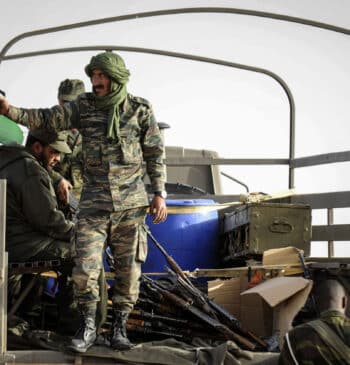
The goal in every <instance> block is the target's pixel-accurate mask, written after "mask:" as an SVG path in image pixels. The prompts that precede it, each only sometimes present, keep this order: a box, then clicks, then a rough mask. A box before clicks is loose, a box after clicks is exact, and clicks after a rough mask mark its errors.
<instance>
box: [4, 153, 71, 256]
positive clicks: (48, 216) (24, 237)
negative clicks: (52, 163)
mask: <svg viewBox="0 0 350 365" xmlns="http://www.w3.org/2000/svg"><path fill="white" fill-rule="evenodd" d="M0 179H6V180H7V201H6V209H7V214H6V250H7V251H8V254H9V260H10V261H12V262H13V261H27V260H30V259H31V258H34V257H35V256H36V255H38V254H39V253H44V251H45V249H46V248H47V247H49V246H50V245H51V244H52V243H53V242H57V244H58V243H59V242H65V243H67V245H66V246H68V247H69V245H70V239H71V234H72V232H73V227H74V224H73V223H72V222H70V221H67V220H66V219H65V218H64V215H63V213H62V212H60V211H59V210H57V200H56V196H55V192H54V189H53V186H52V183H51V179H50V177H49V175H48V173H47V171H46V170H45V169H44V168H43V167H42V166H41V165H40V163H39V162H38V161H37V159H36V158H35V157H34V156H33V155H32V154H30V153H28V151H27V150H26V149H25V148H24V147H23V146H0ZM58 255H59V256H60V257H61V258H65V257H67V255H69V253H65V252H62V256H61V254H60V253H58Z"/></svg>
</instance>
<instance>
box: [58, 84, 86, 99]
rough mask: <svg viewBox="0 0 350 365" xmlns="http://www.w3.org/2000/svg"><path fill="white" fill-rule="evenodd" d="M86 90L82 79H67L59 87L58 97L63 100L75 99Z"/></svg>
mask: <svg viewBox="0 0 350 365" xmlns="http://www.w3.org/2000/svg"><path fill="white" fill-rule="evenodd" d="M84 92H85V85H84V82H83V81H81V80H71V79H65V80H63V81H62V82H61V83H60V86H59V87H58V99H61V100H63V101H73V100H75V99H76V98H77V97H78V95H80V94H83V93H84Z"/></svg>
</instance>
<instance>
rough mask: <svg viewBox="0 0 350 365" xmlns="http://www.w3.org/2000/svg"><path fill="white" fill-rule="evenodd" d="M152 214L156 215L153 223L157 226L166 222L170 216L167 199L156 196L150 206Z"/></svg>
mask: <svg viewBox="0 0 350 365" xmlns="http://www.w3.org/2000/svg"><path fill="white" fill-rule="evenodd" d="M150 213H151V214H154V219H153V223H155V224H157V223H161V222H164V221H165V220H166V217H167V215H168V213H167V209H166V204H165V199H164V198H162V197H161V196H159V195H154V197H153V200H152V203H151V206H150Z"/></svg>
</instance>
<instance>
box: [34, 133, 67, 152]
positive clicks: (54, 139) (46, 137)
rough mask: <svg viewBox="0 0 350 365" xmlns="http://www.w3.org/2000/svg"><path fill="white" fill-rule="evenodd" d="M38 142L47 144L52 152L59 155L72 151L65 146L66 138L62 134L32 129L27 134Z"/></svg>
mask: <svg viewBox="0 0 350 365" xmlns="http://www.w3.org/2000/svg"><path fill="white" fill-rule="evenodd" d="M29 135H32V136H33V137H35V138H36V139H37V140H39V141H40V142H43V143H45V144H48V145H49V146H51V147H52V148H53V149H54V150H56V151H58V152H61V153H72V150H71V149H70V148H69V146H68V144H67V136H66V134H65V133H64V132H59V133H57V132H55V131H49V130H47V129H34V130H31V131H30V132H29Z"/></svg>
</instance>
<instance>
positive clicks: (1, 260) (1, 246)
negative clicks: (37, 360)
mask: <svg viewBox="0 0 350 365" xmlns="http://www.w3.org/2000/svg"><path fill="white" fill-rule="evenodd" d="M5 232H6V180H0V356H1V357H2V358H3V357H4V356H5V353H6V351H7V348H6V343H7V254H6V252H5Z"/></svg>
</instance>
